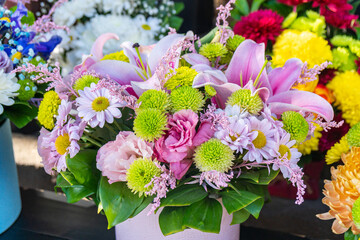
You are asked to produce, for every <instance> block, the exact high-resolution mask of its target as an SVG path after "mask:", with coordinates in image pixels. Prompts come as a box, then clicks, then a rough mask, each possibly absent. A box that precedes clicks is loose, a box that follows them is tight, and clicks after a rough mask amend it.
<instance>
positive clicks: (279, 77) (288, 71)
mask: <svg viewBox="0 0 360 240" xmlns="http://www.w3.org/2000/svg"><path fill="white" fill-rule="evenodd" d="M302 66H303V62H302V61H301V60H300V59H298V58H292V59H289V60H287V61H286V63H285V65H284V66H283V67H280V68H275V69H272V70H271V71H270V72H269V73H268V78H269V81H270V85H271V88H272V91H273V94H274V95H276V94H278V93H281V92H285V91H289V90H290V89H291V87H292V86H293V85H294V83H295V82H296V81H297V80H298V79H299V76H300V74H301V68H302Z"/></svg>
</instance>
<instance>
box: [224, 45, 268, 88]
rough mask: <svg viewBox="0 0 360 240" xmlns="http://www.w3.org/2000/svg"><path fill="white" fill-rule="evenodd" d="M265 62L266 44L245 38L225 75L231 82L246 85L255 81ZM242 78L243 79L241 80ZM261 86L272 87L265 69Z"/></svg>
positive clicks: (261, 77) (261, 78)
mask: <svg viewBox="0 0 360 240" xmlns="http://www.w3.org/2000/svg"><path fill="white" fill-rule="evenodd" d="M264 63H265V45H264V44H263V43H260V44H257V43H256V42H254V41H252V40H249V39H247V40H245V41H244V42H242V43H241V44H240V46H239V47H238V48H237V49H236V51H235V53H234V55H233V58H232V59H231V62H230V64H229V67H228V69H227V70H226V72H225V75H226V77H227V79H228V81H229V83H234V84H237V85H239V86H240V85H241V81H242V86H245V85H246V84H247V83H248V82H249V81H250V80H253V81H255V79H256V77H257V76H258V74H259V72H260V70H261V68H262V67H263V65H264ZM240 79H242V80H241V81H240ZM259 83H260V85H258V86H259V87H266V88H269V89H270V94H272V93H271V87H270V83H269V81H268V77H267V73H266V71H265V70H264V71H263V72H262V74H261V76H260V79H259Z"/></svg>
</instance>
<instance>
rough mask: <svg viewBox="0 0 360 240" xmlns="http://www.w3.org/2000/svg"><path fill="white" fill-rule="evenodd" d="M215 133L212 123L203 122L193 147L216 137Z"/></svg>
mask: <svg viewBox="0 0 360 240" xmlns="http://www.w3.org/2000/svg"><path fill="white" fill-rule="evenodd" d="M214 133H215V131H214V130H213V129H212V123H211V122H207V121H206V122H202V123H201V125H200V127H199V130H198V132H197V133H196V135H195V137H194V139H193V146H194V147H197V146H199V145H201V144H203V143H204V142H206V141H207V140H209V139H210V138H212V137H213V136H214Z"/></svg>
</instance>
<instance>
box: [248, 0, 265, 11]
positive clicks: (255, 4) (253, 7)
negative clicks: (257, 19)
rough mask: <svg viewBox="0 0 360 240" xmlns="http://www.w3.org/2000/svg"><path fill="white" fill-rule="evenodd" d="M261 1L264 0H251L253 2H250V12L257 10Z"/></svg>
mask: <svg viewBox="0 0 360 240" xmlns="http://www.w3.org/2000/svg"><path fill="white" fill-rule="evenodd" d="M263 2H265V0H253V2H252V4H251V10H250V12H255V11H257V10H259V8H260V6H261V4H262V3H263Z"/></svg>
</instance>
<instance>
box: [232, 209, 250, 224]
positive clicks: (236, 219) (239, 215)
mask: <svg viewBox="0 0 360 240" xmlns="http://www.w3.org/2000/svg"><path fill="white" fill-rule="evenodd" d="M249 216H250V213H249V212H248V211H246V210H245V209H241V210H239V211H236V212H233V219H232V222H231V225H234V224H241V223H243V222H245V221H246V220H247V219H248V218H249Z"/></svg>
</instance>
